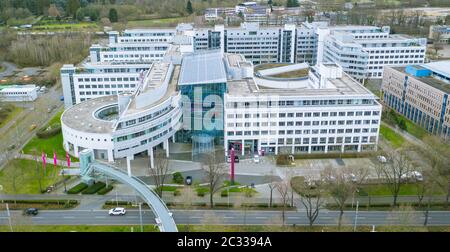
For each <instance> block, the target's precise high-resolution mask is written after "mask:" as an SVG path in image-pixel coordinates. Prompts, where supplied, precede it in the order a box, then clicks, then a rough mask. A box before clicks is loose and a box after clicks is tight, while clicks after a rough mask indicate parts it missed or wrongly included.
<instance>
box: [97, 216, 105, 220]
mask: <svg viewBox="0 0 450 252" xmlns="http://www.w3.org/2000/svg"><path fill="white" fill-rule="evenodd" d="M95 218H96V219H105V218H106V216H95Z"/></svg>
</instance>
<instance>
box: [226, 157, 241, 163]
mask: <svg viewBox="0 0 450 252" xmlns="http://www.w3.org/2000/svg"><path fill="white" fill-rule="evenodd" d="M234 162H235V163H239V157H238V156H234ZM227 163H231V157H230V156H228V157H227Z"/></svg>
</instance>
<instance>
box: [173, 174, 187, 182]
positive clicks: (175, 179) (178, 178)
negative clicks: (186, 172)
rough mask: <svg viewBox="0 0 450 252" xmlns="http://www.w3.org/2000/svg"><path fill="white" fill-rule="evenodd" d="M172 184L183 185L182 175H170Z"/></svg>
mask: <svg viewBox="0 0 450 252" xmlns="http://www.w3.org/2000/svg"><path fill="white" fill-rule="evenodd" d="M172 182H173V183H175V184H183V183H184V178H183V175H181V173H180V172H175V173H174V174H173V175H172Z"/></svg>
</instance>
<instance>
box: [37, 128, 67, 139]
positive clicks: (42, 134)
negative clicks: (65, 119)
mask: <svg viewBox="0 0 450 252" xmlns="http://www.w3.org/2000/svg"><path fill="white" fill-rule="evenodd" d="M60 132H61V125H60V124H53V125H51V126H49V127H47V128H41V129H39V130H38V132H36V136H37V137H38V138H41V139H45V138H50V137H52V136H56V135H58V134H59V133H60Z"/></svg>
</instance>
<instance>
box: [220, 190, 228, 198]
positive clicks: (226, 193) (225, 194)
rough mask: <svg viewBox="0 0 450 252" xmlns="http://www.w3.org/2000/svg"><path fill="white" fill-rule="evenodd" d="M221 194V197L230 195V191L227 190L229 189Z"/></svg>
mask: <svg viewBox="0 0 450 252" xmlns="http://www.w3.org/2000/svg"><path fill="white" fill-rule="evenodd" d="M220 196H221V197H228V191H227V190H224V191H222V192H221V193H220Z"/></svg>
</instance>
